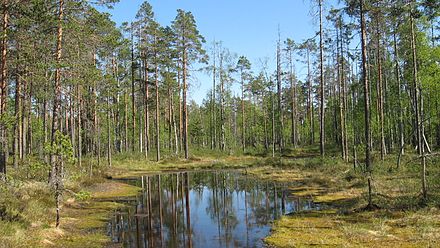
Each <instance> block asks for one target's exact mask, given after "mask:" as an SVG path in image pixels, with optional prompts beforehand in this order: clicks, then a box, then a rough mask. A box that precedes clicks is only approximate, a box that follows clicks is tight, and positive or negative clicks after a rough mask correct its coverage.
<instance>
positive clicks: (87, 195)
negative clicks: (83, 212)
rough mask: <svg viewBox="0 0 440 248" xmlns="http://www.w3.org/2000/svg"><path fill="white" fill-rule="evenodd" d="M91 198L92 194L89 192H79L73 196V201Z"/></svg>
mask: <svg viewBox="0 0 440 248" xmlns="http://www.w3.org/2000/svg"><path fill="white" fill-rule="evenodd" d="M91 197H92V194H91V193H90V192H89V191H85V190H81V191H80V192H78V193H76V194H75V199H76V200H78V201H87V200H89V199H90V198H91Z"/></svg>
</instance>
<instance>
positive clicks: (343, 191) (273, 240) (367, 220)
mask: <svg viewBox="0 0 440 248" xmlns="http://www.w3.org/2000/svg"><path fill="white" fill-rule="evenodd" d="M318 153H319V150H318V149H317V147H306V148H300V149H291V150H285V151H283V154H282V157H281V158H280V157H277V158H270V157H269V158H267V157H264V156H259V155H258V154H252V153H249V154H247V155H229V154H228V155H225V154H222V153H219V152H206V151H194V153H193V156H192V157H191V158H190V159H188V160H184V159H181V158H179V157H176V156H172V155H168V156H166V157H165V158H164V159H163V160H161V161H160V162H154V161H152V160H147V161H146V160H145V159H144V154H121V155H116V156H114V160H113V164H112V167H107V166H106V165H105V164H102V163H101V165H100V166H98V165H97V161H96V160H93V159H91V158H86V159H85V160H84V161H83V166H82V167H81V168H80V167H77V166H73V165H68V166H67V167H66V176H65V180H64V185H65V189H66V191H65V194H64V198H63V204H62V211H61V228H55V227H54V216H55V209H54V200H53V193H52V191H51V189H50V188H49V187H48V186H47V183H46V182H45V181H46V177H47V171H48V168H46V167H45V166H44V165H43V164H38V161H37V160H36V159H35V160H32V158H31V160H29V161H27V162H26V163H23V164H22V165H21V167H20V169H18V170H14V169H12V168H9V172H10V174H9V175H10V178H9V179H8V182H7V183H0V244H1V245H0V246H1V247H103V246H106V245H108V244H110V240H109V237H107V236H106V232H105V226H106V223H107V221H108V219H109V216H111V214H112V212H113V211H116V210H117V209H118V208H120V207H122V205H121V204H120V203H117V201H115V199H118V198H127V197H132V196H135V195H136V194H137V193H138V191H139V188H138V187H135V186H131V185H128V184H125V183H124V180H111V179H122V178H131V177H137V176H140V175H143V174H146V173H157V172H162V171H176V170H202V169H225V168H229V169H232V168H240V169H244V170H245V171H246V173H248V174H250V175H252V176H255V177H258V178H261V179H265V180H271V181H279V182H284V183H289V185H291V186H290V188H289V190H290V194H291V196H292V197H307V198H312V199H313V200H314V201H315V203H319V204H321V205H322V206H323V208H322V210H320V211H311V212H301V213H294V214H291V215H288V216H284V217H282V218H281V219H279V220H277V221H275V222H274V224H273V230H272V233H271V235H270V236H269V237H267V238H266V240H265V241H266V243H267V244H268V245H269V246H273V247H309V246H324V247H325V246H337V247H339V246H342V247H374V246H377V247H384V246H393V247H430V246H431V247H435V246H440V244H439V241H438V240H440V236H439V235H440V211H439V206H440V199H439V198H440V167H439V166H437V165H439V164H440V161H439V159H438V158H434V157H433V158H430V161H429V163H428V185H429V196H430V197H429V201H428V202H427V203H426V204H425V205H421V204H420V197H419V196H420V180H419V176H420V166H418V164H417V163H418V162H417V160H415V159H414V158H415V157H416V156H415V155H406V156H405V157H404V160H403V162H402V165H401V167H400V168H399V170H396V169H395V168H393V170H392V171H391V172H390V170H389V168H390V167H395V161H396V157H395V156H394V155H389V156H388V157H387V160H385V161H384V162H381V161H380V160H379V159H378V158H377V157H375V158H374V161H373V165H374V173H373V192H374V195H373V200H374V202H375V203H376V204H377V205H378V206H379V207H380V208H379V209H377V210H375V211H362V209H363V207H364V206H365V205H366V199H367V198H366V180H365V174H364V173H363V172H362V168H361V167H360V166H358V167H357V168H353V165H352V164H351V163H350V164H347V163H345V162H343V161H342V160H341V159H339V158H338V155H337V151H336V150H331V149H330V150H329V154H330V156H328V157H324V158H321V157H319V156H318ZM331 154H334V155H331ZM150 159H152V158H150ZM91 167H92V168H93V173H92V175H91V176H90V168H91Z"/></svg>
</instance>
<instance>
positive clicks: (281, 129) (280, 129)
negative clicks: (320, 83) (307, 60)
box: [277, 32, 284, 152]
mask: <svg viewBox="0 0 440 248" xmlns="http://www.w3.org/2000/svg"><path fill="white" fill-rule="evenodd" d="M279 35H280V34H279V32H278V44H277V97H278V99H277V100H278V102H277V108H278V111H277V112H278V114H277V116H278V121H277V122H278V125H277V126H278V132H277V133H278V147H279V151H280V152H281V151H282V149H283V147H284V140H283V133H284V123H283V106H282V105H281V104H282V103H281V91H282V85H281V73H282V72H281V47H280V38H279Z"/></svg>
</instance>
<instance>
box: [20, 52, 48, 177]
mask: <svg viewBox="0 0 440 248" xmlns="http://www.w3.org/2000/svg"><path fill="white" fill-rule="evenodd" d="M19 47H20V46H19V44H17V50H19ZM19 61H20V59H19V52H17V68H16V70H17V72H16V77H15V124H14V168H15V169H17V168H18V161H19V160H20V159H21V158H22V154H20V151H21V150H20V146H21V144H20V142H21V139H20V137H21V132H22V129H21V128H22V124H21V118H22V117H21V101H20V100H21V79H20V73H21V72H20V68H19V66H18V65H19ZM44 110H45V109H44Z"/></svg>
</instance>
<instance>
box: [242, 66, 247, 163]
mask: <svg viewBox="0 0 440 248" xmlns="http://www.w3.org/2000/svg"><path fill="white" fill-rule="evenodd" d="M241 143H242V149H243V154H244V153H245V152H246V115H245V113H244V78H243V71H241Z"/></svg>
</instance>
